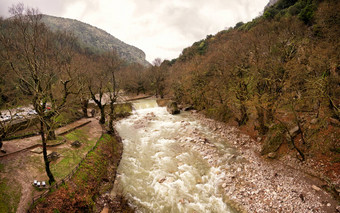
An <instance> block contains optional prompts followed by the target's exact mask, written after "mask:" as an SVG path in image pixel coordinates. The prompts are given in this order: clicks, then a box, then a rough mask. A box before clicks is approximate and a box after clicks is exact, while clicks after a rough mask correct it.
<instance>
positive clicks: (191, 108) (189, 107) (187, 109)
mask: <svg viewBox="0 0 340 213" xmlns="http://www.w3.org/2000/svg"><path fill="white" fill-rule="evenodd" d="M194 109H195V108H194V107H193V106H187V107H184V108H183V110H184V111H190V110H194Z"/></svg>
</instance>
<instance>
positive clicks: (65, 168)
mask: <svg viewBox="0 0 340 213" xmlns="http://www.w3.org/2000/svg"><path fill="white" fill-rule="evenodd" d="M86 129H87V128H85V129H77V130H74V131H73V132H71V133H69V134H67V135H65V137H66V139H67V140H69V141H71V142H73V141H76V140H77V141H79V142H80V143H81V144H82V145H81V147H79V148H68V147H67V148H64V149H61V150H60V151H58V153H59V154H61V160H59V161H57V162H56V163H52V164H51V171H52V173H53V175H54V177H55V178H56V179H57V180H60V179H62V178H64V177H66V176H67V175H68V174H69V173H70V172H71V171H72V169H73V168H74V167H75V166H76V165H77V164H79V163H80V161H81V160H82V158H83V157H84V155H85V154H86V153H87V152H88V151H89V150H90V149H91V148H92V147H93V146H94V145H95V143H96V141H95V140H88V134H87V131H86Z"/></svg>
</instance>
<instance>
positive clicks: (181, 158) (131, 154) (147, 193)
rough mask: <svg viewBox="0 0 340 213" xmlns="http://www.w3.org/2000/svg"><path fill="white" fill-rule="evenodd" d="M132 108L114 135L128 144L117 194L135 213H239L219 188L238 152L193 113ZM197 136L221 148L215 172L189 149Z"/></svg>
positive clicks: (147, 103)
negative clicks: (175, 113) (120, 192)
mask: <svg viewBox="0 0 340 213" xmlns="http://www.w3.org/2000/svg"><path fill="white" fill-rule="evenodd" d="M134 108H135V110H134V112H133V114H132V115H131V116H130V117H128V118H126V119H123V120H121V121H119V122H118V123H117V124H116V129H117V131H118V132H119V134H120V136H121V137H122V139H123V144H124V153H123V157H122V160H121V162H120V166H119V168H118V174H119V175H118V176H117V177H118V183H119V188H120V190H121V191H122V193H123V195H124V196H125V198H127V199H128V201H129V203H130V204H131V205H132V206H133V207H135V208H136V211H137V212H235V211H234V210H232V208H231V207H230V206H229V205H228V204H227V203H226V202H224V201H225V200H226V198H225V197H224V196H223V195H222V193H221V192H222V188H221V186H220V183H221V182H220V180H221V177H222V176H223V175H225V173H224V169H225V167H224V166H226V165H227V164H230V163H231V162H230V157H229V158H228V156H230V155H232V154H235V152H234V150H233V149H232V148H230V147H227V145H226V142H225V141H221V140H220V139H219V137H218V135H215V134H214V133H213V132H212V131H211V130H209V129H208V128H207V127H204V126H202V125H200V124H199V122H198V121H195V119H194V117H193V116H192V115H191V114H190V113H182V114H181V115H175V116H174V115H170V114H169V113H168V112H167V111H166V108H164V107H158V106H157V103H156V101H154V100H142V101H137V102H135V103H134ZM193 132H195V134H196V137H197V134H199V135H200V137H202V138H206V139H207V140H209V141H210V142H211V143H212V144H214V146H215V147H217V150H218V151H217V152H218V155H219V156H221V160H220V162H218V163H217V164H216V165H215V166H212V165H211V164H209V163H208V160H207V159H204V157H203V156H202V155H201V154H200V153H199V152H197V151H195V150H194V149H193V148H191V146H186V145H185V143H190V142H188V141H190V138H191V137H192V134H193ZM223 157H224V158H223ZM223 159H224V160H223Z"/></svg>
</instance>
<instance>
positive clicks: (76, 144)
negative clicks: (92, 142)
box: [71, 141, 81, 148]
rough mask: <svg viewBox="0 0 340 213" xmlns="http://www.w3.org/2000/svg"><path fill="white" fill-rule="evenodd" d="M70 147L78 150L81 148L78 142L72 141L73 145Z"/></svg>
mask: <svg viewBox="0 0 340 213" xmlns="http://www.w3.org/2000/svg"><path fill="white" fill-rule="evenodd" d="M71 146H73V147H76V148H79V147H80V146H81V143H80V142H79V141H74V142H73V143H71Z"/></svg>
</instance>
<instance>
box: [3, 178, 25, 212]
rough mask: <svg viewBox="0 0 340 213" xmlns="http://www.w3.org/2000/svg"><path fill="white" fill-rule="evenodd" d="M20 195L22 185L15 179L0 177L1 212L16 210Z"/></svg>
mask: <svg viewBox="0 0 340 213" xmlns="http://www.w3.org/2000/svg"><path fill="white" fill-rule="evenodd" d="M11 186H16V187H11ZM20 197H21V186H20V184H19V183H17V182H16V181H15V179H11V180H8V179H6V178H2V179H0V212H8V213H10V212H16V210H17V208H18V204H19V202H20Z"/></svg>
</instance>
